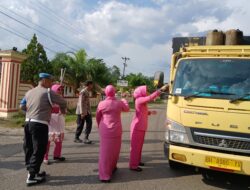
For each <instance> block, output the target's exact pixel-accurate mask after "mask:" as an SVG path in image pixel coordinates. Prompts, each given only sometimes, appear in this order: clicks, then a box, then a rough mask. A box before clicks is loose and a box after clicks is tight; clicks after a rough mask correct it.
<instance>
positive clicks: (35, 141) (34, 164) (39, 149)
mask: <svg viewBox="0 0 250 190" xmlns="http://www.w3.org/2000/svg"><path fill="white" fill-rule="evenodd" d="M47 144H48V126H47V125H45V124H41V123H37V122H26V123H25V126H24V145H23V148H24V153H25V165H26V167H27V170H28V171H29V173H30V174H31V175H35V174H37V173H39V171H40V167H41V164H42V162H43V158H44V155H45V153H46V149H47Z"/></svg>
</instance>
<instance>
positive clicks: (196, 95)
mask: <svg viewBox="0 0 250 190" xmlns="http://www.w3.org/2000/svg"><path fill="white" fill-rule="evenodd" d="M206 93H209V94H219V95H235V94H233V93H228V92H216V91H213V90H208V91H200V92H197V93H194V94H190V95H188V96H185V97H184V99H185V100H188V99H190V98H193V97H198V96H199V95H200V94H206Z"/></svg>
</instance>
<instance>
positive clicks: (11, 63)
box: [0, 50, 26, 118]
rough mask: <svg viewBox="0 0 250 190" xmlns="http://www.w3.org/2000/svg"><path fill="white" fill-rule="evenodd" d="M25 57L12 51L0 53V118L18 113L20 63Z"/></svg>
mask: <svg viewBox="0 0 250 190" xmlns="http://www.w3.org/2000/svg"><path fill="white" fill-rule="evenodd" d="M25 58H26V56H25V55H23V54H21V53H19V52H17V51H13V50H6V51H0V61H1V63H2V69H1V81H0V117H2V118H9V117H11V116H13V115H14V114H15V113H17V112H18V105H19V102H18V91H19V84H20V69H21V63H22V61H23V60H24V59H25Z"/></svg>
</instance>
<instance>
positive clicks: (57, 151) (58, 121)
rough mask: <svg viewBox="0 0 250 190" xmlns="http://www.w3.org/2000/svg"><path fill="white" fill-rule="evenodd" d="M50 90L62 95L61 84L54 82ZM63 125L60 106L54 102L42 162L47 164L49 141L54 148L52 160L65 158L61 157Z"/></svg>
mask: <svg viewBox="0 0 250 190" xmlns="http://www.w3.org/2000/svg"><path fill="white" fill-rule="evenodd" d="M51 90H53V91H54V92H56V93H58V94H61V95H62V90H63V86H62V85H60V84H55V85H53V86H52V87H51ZM64 126H65V118H64V115H63V114H61V112H60V108H59V106H58V105H56V104H54V105H53V107H52V114H51V119H50V123H49V141H48V145H47V151H46V153H45V155H44V160H43V162H44V163H45V164H49V159H48V158H49V149H50V143H51V142H54V143H55V148H54V160H56V161H64V160H65V158H64V157H62V142H63V139H64Z"/></svg>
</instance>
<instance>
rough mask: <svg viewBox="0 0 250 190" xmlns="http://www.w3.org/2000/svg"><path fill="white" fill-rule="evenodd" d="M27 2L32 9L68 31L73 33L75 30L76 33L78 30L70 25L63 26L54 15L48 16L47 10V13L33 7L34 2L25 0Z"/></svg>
mask: <svg viewBox="0 0 250 190" xmlns="http://www.w3.org/2000/svg"><path fill="white" fill-rule="evenodd" d="M27 3H28V4H29V6H31V7H32V8H33V9H35V10H36V11H37V12H39V13H41V14H42V15H43V16H44V17H46V18H47V19H48V20H49V21H52V20H53V21H54V22H55V23H57V24H58V25H61V26H62V27H63V28H64V29H68V31H70V32H73V33H75V32H77V33H78V32H79V31H77V30H75V29H72V27H71V28H69V27H67V26H65V24H63V23H61V22H58V20H56V19H55V17H54V16H51V17H49V16H48V12H47V11H46V12H47V13H45V12H44V10H43V11H41V10H42V9H39V8H37V7H35V6H34V4H32V3H30V2H27ZM50 15H51V14H50ZM67 25H68V24H67Z"/></svg>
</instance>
